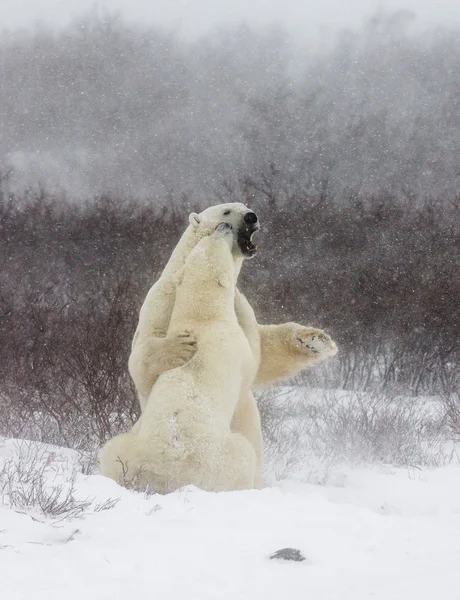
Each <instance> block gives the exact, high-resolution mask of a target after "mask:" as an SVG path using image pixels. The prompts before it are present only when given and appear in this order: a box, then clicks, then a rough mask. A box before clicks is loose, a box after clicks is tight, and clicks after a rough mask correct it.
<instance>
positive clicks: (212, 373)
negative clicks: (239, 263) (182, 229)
mask: <svg viewBox="0 0 460 600" xmlns="http://www.w3.org/2000/svg"><path fill="white" fill-rule="evenodd" d="M233 244H234V233H233V231H232V226H231V225H229V224H227V223H222V224H220V225H219V226H218V227H217V229H216V231H215V232H214V233H213V234H212V235H210V236H209V237H205V238H203V239H202V240H201V241H200V242H199V243H198V244H197V245H196V246H195V248H194V249H193V250H192V251H191V252H190V254H189V256H188V258H187V260H186V262H185V265H184V268H183V270H182V271H181V273H180V274H179V276H178V283H177V289H176V301H175V304H174V309H173V312H172V315H171V320H170V324H169V329H168V335H169V334H172V333H174V332H180V331H184V330H187V331H190V332H192V333H193V335H194V336H195V337H196V340H197V351H196V353H195V355H194V356H193V358H192V359H191V360H190V361H189V362H187V363H186V364H184V365H183V366H181V367H177V368H175V369H172V370H170V371H167V372H165V373H163V374H162V375H161V376H160V377H159V378H158V380H157V382H156V383H155V385H154V386H153V389H152V391H151V394H150V397H149V399H148V402H147V405H146V407H145V410H144V412H143V414H142V416H141V418H140V420H139V421H138V423H136V425H135V426H134V428H133V430H132V431H131V432H129V433H125V434H121V435H119V436H116V437H115V438H113V439H112V440H110V441H109V442H108V443H107V444H106V445H105V446H104V448H103V449H102V451H101V472H102V474H103V475H106V476H108V477H111V478H112V479H114V480H116V481H118V482H119V483H124V484H129V483H132V484H133V485H136V487H145V486H149V487H151V488H152V489H153V491H155V492H158V493H168V492H171V491H173V490H175V489H177V488H179V487H182V486H184V485H189V484H193V485H196V486H198V487H200V488H201V489H204V490H209V491H215V492H217V491H228V490H238V489H248V488H252V487H254V485H255V476H256V455H255V451H254V448H253V446H252V445H251V444H250V443H249V442H248V440H247V439H246V438H245V437H243V436H242V435H240V434H238V433H232V432H231V430H230V424H231V420H232V417H233V414H234V411H235V408H236V405H237V403H238V400H239V397H240V394H241V390H242V389H245V388H248V387H249V386H250V384H251V381H250V380H251V378H252V377H253V373H252V363H253V356H252V351H251V348H250V345H249V342H248V340H247V338H246V336H245V334H244V332H243V330H242V329H241V327H240V325H239V324H238V320H237V317H236V314H235V308H234V299H235V286H236V279H237V276H238V272H237V267H236V266H235V260H234V257H233V255H232V247H233Z"/></svg>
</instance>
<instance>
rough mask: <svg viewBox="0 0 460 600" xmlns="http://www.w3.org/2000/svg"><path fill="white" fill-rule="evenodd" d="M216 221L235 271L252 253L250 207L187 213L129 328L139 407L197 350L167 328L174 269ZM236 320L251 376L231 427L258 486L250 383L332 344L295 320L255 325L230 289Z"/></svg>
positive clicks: (274, 377) (256, 419)
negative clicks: (248, 452)
mask: <svg viewBox="0 0 460 600" xmlns="http://www.w3.org/2000/svg"><path fill="white" fill-rule="evenodd" d="M221 222H226V223H229V224H230V225H232V227H233V231H234V235H236V240H237V243H236V244H234V247H233V255H234V262H235V266H236V271H235V272H236V275H238V274H239V271H240V269H241V266H242V264H243V261H244V260H245V259H250V258H252V257H253V256H254V255H255V253H256V247H255V246H254V244H253V243H252V235H253V234H254V233H255V232H256V231H257V230H258V229H259V223H258V218H257V216H256V215H255V213H254V212H253V211H251V210H250V209H249V208H248V207H247V206H245V205H244V204H241V203H239V202H232V203H226V204H218V205H216V206H211V207H209V208H207V209H206V210H204V211H203V212H201V213H200V214H196V213H192V214H191V215H190V217H189V226H188V227H187V229H186V230H185V232H184V234H183V235H182V237H181V239H180V240H179V242H178V244H177V246H176V247H175V249H174V251H173V253H172V255H171V258H170V260H169V261H168V263H167V265H166V267H165V269H164V271H163V273H162V275H161V276H160V278H159V279H158V280H157V282H156V283H155V284H154V285H153V286H152V288H151V289H150V290H149V292H148V294H147V297H146V298H145V301H144V303H143V305H142V308H141V311H140V315H139V322H138V326H137V329H136V332H135V334H134V338H133V342H132V347H131V354H130V357H129V365H128V366H129V372H130V374H131V377H132V379H133V382H134V385H135V387H136V390H137V393H138V396H139V402H140V405H141V409H142V410H144V409H145V406H146V403H147V399H148V397H149V394H150V392H151V390H152V388H153V385H154V383H155V382H156V380H157V378H158V377H159V376H160V375H161V374H162V373H164V372H165V371H168V370H170V369H173V368H175V367H178V366H181V365H183V364H185V363H186V362H187V361H188V360H190V359H191V358H192V357H193V355H194V353H195V351H196V339H195V338H194V336H193V334H191V333H190V332H188V331H177V332H171V333H167V331H168V326H169V321H170V318H171V314H172V311H173V308H174V302H175V286H174V280H175V277H176V275H177V273H178V272H179V271H180V269H181V268H182V266H183V265H184V263H185V260H186V259H187V256H188V255H189V253H190V252H191V250H192V249H193V248H194V247H195V246H196V244H197V243H198V242H199V241H200V240H201V239H202V238H203V237H205V236H209V235H210V234H211V233H212V232H213V231H214V230H215V229H216V227H217V225H218V224H219V223H221ZM235 310H236V314H237V318H238V322H239V324H240V326H241V327H242V329H243V331H244V332H245V334H246V337H247V339H248V341H249V343H250V346H251V349H252V351H253V366H254V367H255V368H254V372H255V376H254V380H253V381H252V383H251V385H250V386H249V387H248V389H246V390H244V389H242V390H241V395H240V398H239V402H238V404H237V406H236V409H235V412H234V415H233V421H232V430H233V431H234V432H238V433H241V434H242V435H244V436H245V437H246V438H247V439H248V440H249V441H250V442H251V444H252V446H253V447H254V449H255V452H256V456H257V473H258V475H257V480H258V486H259V487H260V486H261V485H262V463H263V441H262V430H261V424H260V415H259V411H258V408H257V404H256V401H255V399H254V396H253V394H252V391H251V389H253V388H260V387H266V386H268V385H271V384H273V383H276V382H279V381H282V380H284V379H288V378H289V377H292V376H294V375H295V374H297V373H298V372H299V371H301V370H302V369H304V368H305V367H308V366H310V365H313V364H314V363H317V362H319V361H322V360H325V359H326V358H328V357H330V356H333V355H334V354H336V352H337V347H336V345H335V343H334V342H333V341H332V340H331V338H330V337H329V336H328V335H327V334H325V333H324V332H323V331H321V330H319V329H314V328H312V327H304V326H302V325H299V324H297V323H283V324H280V325H260V324H258V323H257V319H256V317H255V314H254V311H253V309H252V307H251V305H250V304H249V302H248V301H247V299H246V298H245V296H244V295H243V294H242V293H241V292H239V290H238V289H236V291H235Z"/></svg>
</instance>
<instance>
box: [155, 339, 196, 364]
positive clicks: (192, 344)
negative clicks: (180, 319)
mask: <svg viewBox="0 0 460 600" xmlns="http://www.w3.org/2000/svg"><path fill="white" fill-rule="evenodd" d="M162 346H163V347H162V353H161V361H162V366H163V371H170V370H171V369H176V368H177V367H181V366H182V365H185V363H187V362H188V361H189V360H190V359H191V358H193V356H194V354H195V352H196V337H195V336H194V335H193V334H192V333H191V332H190V331H176V332H175V333H172V334H170V335H168V336H167V337H165V338H163V340H162Z"/></svg>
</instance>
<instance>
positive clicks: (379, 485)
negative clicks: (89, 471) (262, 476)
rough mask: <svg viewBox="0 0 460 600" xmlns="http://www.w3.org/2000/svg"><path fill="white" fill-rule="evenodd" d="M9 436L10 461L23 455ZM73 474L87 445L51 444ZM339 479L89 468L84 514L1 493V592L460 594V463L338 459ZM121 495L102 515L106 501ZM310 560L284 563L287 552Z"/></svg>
mask: <svg viewBox="0 0 460 600" xmlns="http://www.w3.org/2000/svg"><path fill="white" fill-rule="evenodd" d="M18 451H19V450H18V445H17V443H16V442H14V441H13V440H4V442H3V445H2V447H1V448H0V460H3V461H4V460H5V459H7V458H8V457H13V458H14V457H15V456H16V457H17V453H18ZM40 456H41V460H45V461H46V464H47V473H48V475H49V476H50V477H52V478H53V481H66V480H69V479H70V478H71V474H72V470H73V469H74V468H75V465H76V463H77V461H78V459H77V456H76V454H75V453H74V452H73V451H70V450H66V449H57V448H54V447H46V448H45V449H44V451H43V452H42V453H41V454H40ZM328 481H329V483H328V485H326V486H318V485H312V484H306V483H302V482H301V481H295V480H283V481H281V482H278V483H276V482H274V483H273V485H272V486H271V487H268V488H266V489H263V490H260V491H248V492H233V493H221V494H212V493H206V492H202V491H200V490H198V489H196V488H187V489H185V490H182V491H180V492H177V493H174V494H170V495H168V496H158V495H151V496H146V495H145V494H139V493H135V492H131V491H128V490H125V489H123V488H121V487H119V486H117V485H116V484H115V483H114V482H113V481H110V480H108V479H106V478H104V477H102V476H100V475H83V474H82V473H78V474H77V475H76V482H75V490H76V491H75V496H76V498H78V499H81V500H83V499H87V498H94V499H95V500H94V503H93V505H92V507H91V508H89V509H88V510H87V512H86V514H85V515H84V516H83V517H82V518H80V519H75V520H71V521H69V520H63V519H59V518H51V517H44V516H43V515H40V514H39V513H37V512H36V511H31V510H30V509H20V508H14V509H13V508H11V507H9V506H8V499H7V498H5V497H3V499H0V582H1V583H0V590H1V597H2V598H5V599H8V600H23V599H24V600H25V599H27V600H29V599H30V598H33V599H34V600H41V599H46V600H54V599H58V598H59V600H62V598H65V599H66V600H74V599H75V600H77V599H78V600H82V599H83V598H84V599H85V600H93V599H94V600H105V599H106V598H107V599H109V598H110V599H111V600H114V599H117V598H125V597H127V596H128V595H129V596H130V597H132V596H133V595H134V596H135V597H136V596H138V595H142V596H143V597H148V598H158V599H159V600H169V599H171V600H172V599H174V600H175V599H180V598H187V599H188V600H208V599H209V600H211V599H212V600H215V599H223V600H226V599H229V600H230V599H231V600H235V599H248V600H249V599H251V600H258V599H259V598H260V599H264V600H272V599H273V600H275V599H276V600H279V599H280V598H288V599H289V600H297V599H298V600H305V599H306V598H315V599H321V600H323V599H324V600H329V599H335V598H340V599H341V600H360V599H361V598H372V599H382V600H383V599H384V600H392V599H398V600H399V599H401V600H403V599H404V600H410V599H412V598H414V599H417V600H423V599H425V598H426V599H428V598H429V599H430V600H431V599H432V598H433V597H434V596H437V597H440V598H442V599H443V600H454V599H455V600H458V599H460V578H459V572H460V467H459V466H453V465H452V466H449V467H443V468H438V469H433V470H427V471H420V470H418V469H414V470H409V471H408V470H403V469H393V468H391V467H386V468H383V467H375V468H367V469H364V468H360V469H352V468H347V467H342V468H336V469H334V471H333V473H331V474H330V477H329V479H328ZM109 498H110V499H119V501H118V503H117V504H116V505H115V506H114V507H113V508H111V509H109V510H105V511H100V512H97V511H96V510H95V506H96V503H97V502H99V503H101V502H104V501H106V500H107V499H109ZM285 547H291V548H296V549H298V550H300V551H301V552H302V554H303V555H304V556H305V557H306V560H305V561H304V562H299V563H297V562H287V561H281V560H270V558H269V557H270V555H272V554H273V553H274V552H276V551H277V550H279V549H281V548H285Z"/></svg>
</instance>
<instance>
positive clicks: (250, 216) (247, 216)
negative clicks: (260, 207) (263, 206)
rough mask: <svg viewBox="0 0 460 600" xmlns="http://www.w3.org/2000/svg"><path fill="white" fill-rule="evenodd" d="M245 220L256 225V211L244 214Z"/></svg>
mask: <svg viewBox="0 0 460 600" xmlns="http://www.w3.org/2000/svg"><path fill="white" fill-rule="evenodd" d="M244 222H245V223H247V224H248V225H254V223H257V215H256V213H253V212H248V213H246V214H245V215H244Z"/></svg>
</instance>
